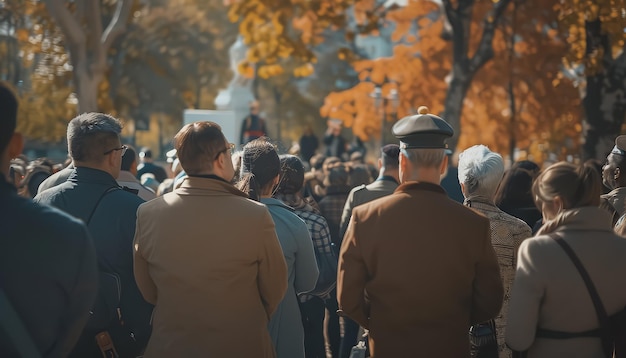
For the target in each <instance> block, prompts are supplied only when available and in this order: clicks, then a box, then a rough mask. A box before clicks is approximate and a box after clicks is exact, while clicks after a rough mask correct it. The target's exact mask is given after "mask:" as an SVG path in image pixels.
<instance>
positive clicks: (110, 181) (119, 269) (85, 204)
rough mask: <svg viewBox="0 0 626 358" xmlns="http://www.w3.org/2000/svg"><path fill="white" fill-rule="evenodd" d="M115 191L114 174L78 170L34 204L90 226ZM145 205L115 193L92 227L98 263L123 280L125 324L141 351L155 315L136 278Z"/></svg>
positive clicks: (137, 199) (85, 169)
mask: <svg viewBox="0 0 626 358" xmlns="http://www.w3.org/2000/svg"><path fill="white" fill-rule="evenodd" d="M111 188H119V186H118V184H117V182H116V181H115V178H113V177H112V176H111V175H110V174H108V173H106V172H104V171H101V170H97V169H91V168H85V167H80V168H76V169H75V170H74V172H73V173H72V174H71V175H70V177H69V178H68V180H67V181H66V182H65V183H63V184H61V185H58V186H56V187H53V188H51V189H49V190H46V191H44V192H42V193H41V194H39V195H37V196H36V197H35V199H34V200H35V201H37V202H39V203H43V204H49V205H52V206H54V207H56V208H58V209H61V210H63V211H65V212H66V213H68V214H71V215H73V216H75V217H77V218H79V219H82V220H83V221H84V222H87V221H88V218H89V216H90V215H91V213H92V211H93V210H94V206H95V205H96V202H97V201H98V198H100V196H101V195H102V194H103V193H104V192H105V191H107V190H109V189H111ZM143 202H144V201H143V200H142V199H141V198H139V197H138V196H136V195H133V194H131V193H128V192H126V191H124V190H114V191H111V192H109V193H108V194H106V195H105V196H104V197H102V200H101V201H100V204H99V205H98V207H97V209H96V210H95V211H93V216H92V219H91V222H90V223H89V225H88V227H89V232H90V233H91V236H92V237H93V239H94V244H95V247H96V252H97V254H98V259H99V260H100V262H101V263H103V264H104V265H106V266H107V267H109V268H110V269H112V270H113V271H114V272H116V273H117V274H118V275H119V276H120V280H121V286H122V296H121V299H120V305H121V309H122V314H123V319H124V323H125V325H126V326H127V327H129V328H130V329H131V330H132V332H133V333H134V335H135V337H136V339H137V342H139V346H141V347H145V345H146V344H147V342H148V338H149V336H150V316H151V314H152V305H150V304H149V303H147V302H146V301H144V299H143V297H142V296H141V293H140V292H139V289H138V288H137V284H136V283H135V278H134V275H133V238H134V235H135V221H136V218H137V217H136V213H137V208H138V207H139V205H140V204H142V203H143ZM91 339H92V340H93V337H92V338H91ZM81 342H82V339H81ZM75 353H76V352H75Z"/></svg>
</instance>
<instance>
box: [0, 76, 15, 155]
mask: <svg viewBox="0 0 626 358" xmlns="http://www.w3.org/2000/svg"><path fill="white" fill-rule="evenodd" d="M16 125H17V97H16V96H15V94H14V93H13V91H12V90H11V89H9V87H8V85H7V84H6V83H4V82H0V154H2V153H4V151H5V150H6V149H7V147H8V146H9V142H10V141H11V137H13V133H14V132H15V127H16Z"/></svg>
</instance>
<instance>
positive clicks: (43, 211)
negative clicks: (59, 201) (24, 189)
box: [15, 199, 87, 237]
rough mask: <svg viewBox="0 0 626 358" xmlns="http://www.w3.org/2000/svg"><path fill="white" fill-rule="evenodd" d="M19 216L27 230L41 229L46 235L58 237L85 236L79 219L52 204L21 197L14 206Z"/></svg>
mask: <svg viewBox="0 0 626 358" xmlns="http://www.w3.org/2000/svg"><path fill="white" fill-rule="evenodd" d="M15 210H16V211H17V212H18V213H19V216H21V217H22V219H24V222H30V223H32V224H33V225H27V227H28V228H29V230H35V231H42V232H45V233H47V234H48V235H55V236H59V237H63V236H67V235H66V234H70V233H71V234H74V235H78V236H79V237H86V236H87V234H86V228H85V225H84V224H83V222H82V221H80V220H79V219H77V218H75V217H73V216H71V215H69V214H67V213H65V212H63V211H61V210H59V209H56V208H54V207H52V206H48V205H41V204H38V203H36V202H33V201H31V200H28V199H21V200H20V202H19V205H18V206H16V207H15Z"/></svg>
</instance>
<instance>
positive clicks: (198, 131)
mask: <svg viewBox="0 0 626 358" xmlns="http://www.w3.org/2000/svg"><path fill="white" fill-rule="evenodd" d="M225 145H226V138H225V137H224V134H223V133H222V128H221V127H220V126H219V125H218V124H217V123H214V122H209V121H205V122H194V123H190V124H187V125H185V126H184V127H183V128H181V129H180V130H179V131H178V133H176V136H174V147H175V148H176V153H177V155H178V160H179V161H180V165H181V167H182V168H183V170H184V171H185V173H187V174H188V175H196V174H202V173H206V172H207V171H208V172H211V171H213V161H214V160H215V158H216V156H218V155H219V154H220V151H221V150H224V146H225Z"/></svg>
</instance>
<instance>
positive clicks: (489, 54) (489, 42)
mask: <svg viewBox="0 0 626 358" xmlns="http://www.w3.org/2000/svg"><path fill="white" fill-rule="evenodd" d="M510 3H511V0H500V1H498V2H497V3H495V5H494V6H493V9H492V10H491V11H490V12H489V13H488V14H487V17H486V18H485V21H484V29H483V35H482V37H481V39H480V43H479V45H478V49H477V50H476V53H474V56H472V59H471V60H470V70H471V71H476V70H478V69H479V68H481V67H482V66H483V65H484V64H485V63H487V62H488V61H489V60H491V59H492V58H493V36H494V34H495V32H496V25H497V24H498V21H499V20H500V18H501V17H502V14H503V13H504V11H505V10H506V8H507V7H508V6H509V4H510Z"/></svg>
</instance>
